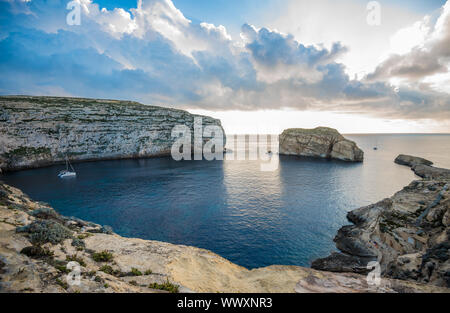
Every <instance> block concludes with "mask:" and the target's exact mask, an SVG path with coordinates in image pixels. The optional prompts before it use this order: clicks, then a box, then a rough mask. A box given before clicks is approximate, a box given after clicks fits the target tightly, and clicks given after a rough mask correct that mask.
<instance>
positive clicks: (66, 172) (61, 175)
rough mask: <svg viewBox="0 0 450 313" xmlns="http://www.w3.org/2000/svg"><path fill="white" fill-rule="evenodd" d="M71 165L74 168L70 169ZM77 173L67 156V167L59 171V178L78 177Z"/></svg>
mask: <svg viewBox="0 0 450 313" xmlns="http://www.w3.org/2000/svg"><path fill="white" fill-rule="evenodd" d="M69 166H70V168H71V169H72V170H71V171H69ZM76 176H77V173H76V172H75V169H74V168H73V166H72V164H70V162H69V158H68V157H66V169H65V170H63V171H61V172H59V174H58V177H59V178H69V177H76Z"/></svg>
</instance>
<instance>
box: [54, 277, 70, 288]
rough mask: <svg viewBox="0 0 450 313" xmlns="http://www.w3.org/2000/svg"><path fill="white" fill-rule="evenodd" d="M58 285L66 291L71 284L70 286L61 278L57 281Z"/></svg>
mask: <svg viewBox="0 0 450 313" xmlns="http://www.w3.org/2000/svg"><path fill="white" fill-rule="evenodd" d="M56 283H57V284H58V285H60V286H61V287H63V288H64V289H67V288H69V284H68V283H67V282H65V281H62V280H61V279H59V278H57V279H56Z"/></svg>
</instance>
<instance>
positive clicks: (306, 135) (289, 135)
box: [279, 127, 364, 162]
mask: <svg viewBox="0 0 450 313" xmlns="http://www.w3.org/2000/svg"><path fill="white" fill-rule="evenodd" d="M279 142H280V154H284V155H298V156H304V157H315V158H328V159H339V160H343V161H352V162H362V161H363V159H364V152H363V151H362V150H361V149H360V148H358V146H357V145H356V143H355V142H353V141H350V140H348V139H345V138H344V137H343V136H342V135H341V134H339V132H338V131H337V130H335V129H332V128H326V127H318V128H315V129H301V128H295V129H287V130H285V131H284V132H283V133H282V134H281V135H280V138H279Z"/></svg>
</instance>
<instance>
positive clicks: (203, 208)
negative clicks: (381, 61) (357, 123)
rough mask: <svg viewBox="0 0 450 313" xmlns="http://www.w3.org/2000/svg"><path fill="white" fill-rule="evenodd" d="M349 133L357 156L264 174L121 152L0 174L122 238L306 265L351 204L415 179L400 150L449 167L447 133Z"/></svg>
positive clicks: (255, 166)
mask: <svg viewBox="0 0 450 313" xmlns="http://www.w3.org/2000/svg"><path fill="white" fill-rule="evenodd" d="M347 137H349V138H351V139H352V140H355V141H356V142H357V143H358V145H359V146H360V147H361V148H363V150H364V151H365V162H364V163H361V164H360V163H358V164H350V163H345V162H340V161H327V160H311V159H300V158H297V157H281V158H280V161H279V166H278V169H277V170H276V171H274V172H261V171H260V167H259V163H258V162H257V161H223V162H222V161H214V162H208V161H183V162H175V161H173V160H171V159H146V160H120V161H104V162H92V163H79V164H75V168H76V170H77V173H78V177H77V178H76V179H69V180H61V179H58V178H57V173H58V172H59V171H60V170H61V167H62V166H53V167H49V168H41V169H35V170H27V171H20V172H14V173H8V174H6V175H3V176H2V177H1V179H2V180H4V181H5V182H6V183H8V184H11V185H13V186H16V187H19V188H21V189H22V190H24V191H25V192H26V193H27V194H28V195H30V196H31V197H32V198H34V199H36V200H40V201H45V202H48V203H50V204H51V205H52V206H53V207H54V208H56V209H57V210H58V211H59V212H60V213H62V214H64V215H68V216H76V217H79V218H82V219H85V220H89V221H93V222H96V223H99V224H103V225H110V226H112V227H113V229H114V231H115V232H117V233H119V234H120V235H123V236H128V237H139V238H144V239H152V240H161V241H167V242H172V243H176V244H185V245H193V246H197V247H201V248H205V249H209V250H212V251H214V252H216V253H218V254H220V255H222V256H223V257H225V258H227V259H229V260H231V261H232V262H235V263H237V264H240V265H243V266H245V267H247V268H255V267H261V266H267V265H273V264H284V265H302V266H309V265H310V262H311V261H312V260H313V259H315V258H318V257H322V256H326V255H328V254H329V252H331V251H333V250H334V249H335V247H334V243H333V237H334V236H335V234H336V231H337V230H338V229H339V228H340V227H341V226H342V225H344V224H347V221H346V219H345V215H346V213H347V212H348V211H350V210H353V209H355V208H358V207H360V206H363V205H368V204H370V203H373V202H376V201H379V200H381V199H383V198H385V197H389V196H391V195H392V194H393V193H395V192H396V191H398V190H400V189H401V188H402V187H403V186H405V185H407V184H408V183H409V182H411V181H412V180H413V179H414V174H413V173H412V171H410V170H409V169H408V168H406V167H403V166H399V165H396V164H394V162H393V160H394V158H395V157H396V156H397V155H398V154H399V153H407V154H413V155H418V156H422V157H426V158H429V159H431V160H433V161H435V162H436V165H437V166H443V167H450V136H449V135H352V136H350V135H349V136H347ZM374 145H378V146H379V148H380V150H378V151H374V150H373V146H374Z"/></svg>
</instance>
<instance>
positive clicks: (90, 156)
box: [0, 96, 223, 171]
mask: <svg viewBox="0 0 450 313" xmlns="http://www.w3.org/2000/svg"><path fill="white" fill-rule="evenodd" d="M194 117H195V115H192V114H189V113H188V112H185V111H181V110H175V109H167V108H162V107H155V106H148V105H142V104H140V103H137V102H130V101H115V100H96V99H81V98H58V97H29V96H3V97H0V171H1V170H2V169H3V170H16V169H23V168H31V167H39V166H45V165H50V164H53V163H55V162H60V161H63V160H64V158H65V156H66V154H67V155H68V156H69V158H70V159H71V160H79V161H80V160H99V159H117V158H135V157H152V156H165V155H169V154H170V150H171V146H172V143H173V141H174V139H173V138H172V137H171V131H172V128H173V127H174V126H175V125H186V126H187V127H189V128H190V129H191V131H192V134H193V124H194ZM202 122H203V127H206V126H208V125H217V126H220V127H221V123H220V121H219V120H216V119H213V118H210V117H204V116H203V117H202ZM222 130H223V129H222ZM204 139H206V140H207V139H208V138H204Z"/></svg>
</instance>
